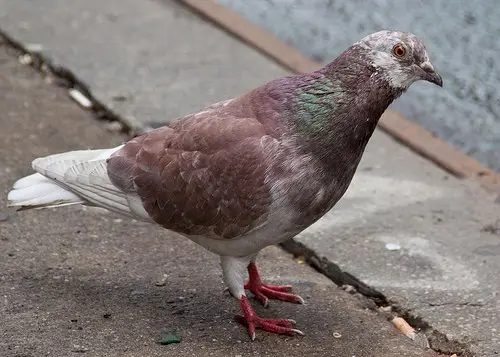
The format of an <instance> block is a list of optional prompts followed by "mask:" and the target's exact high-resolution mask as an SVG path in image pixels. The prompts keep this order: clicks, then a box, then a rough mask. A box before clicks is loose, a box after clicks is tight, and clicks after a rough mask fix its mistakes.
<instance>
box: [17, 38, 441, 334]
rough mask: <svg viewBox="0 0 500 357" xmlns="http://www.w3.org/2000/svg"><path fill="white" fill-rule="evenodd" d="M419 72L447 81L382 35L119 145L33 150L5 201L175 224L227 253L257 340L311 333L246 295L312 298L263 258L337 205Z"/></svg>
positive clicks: (413, 46) (227, 276) (408, 46)
mask: <svg viewBox="0 0 500 357" xmlns="http://www.w3.org/2000/svg"><path fill="white" fill-rule="evenodd" d="M418 80H424V81H428V82H431V83H434V84H436V85H438V86H442V85H443V82H442V78H441V76H440V75H439V74H437V73H436V71H435V70H434V68H433V66H432V64H431V62H430V61H429V57H428V54H427V50H426V48H425V45H424V44H423V42H422V41H421V40H420V39H419V38H417V37H416V36H415V35H414V34H411V33H407V32H399V31H388V30H384V31H379V32H376V33H373V34H370V35H368V36H366V37H364V38H363V39H361V40H360V41H358V42H356V43H354V44H353V45H352V46H350V47H349V48H347V49H346V50H345V51H344V52H342V53H341V54H340V55H339V56H338V57H337V58H335V59H334V60H333V61H332V62H330V63H328V64H327V65H325V66H324V67H323V68H321V69H319V70H317V71H313V72H310V73H304V74H298V75H292V76H286V77H282V78H277V79H274V80H271V81H269V82H268V83H265V84H263V85H262V86H260V87H257V88H255V89H253V90H251V91H249V92H247V93H245V94H243V95H241V96H240V97H237V98H233V99H229V100H226V101H223V102H219V103H216V104H213V105H211V106H208V107H206V108H205V109H203V110H202V111H200V112H198V113H195V114H190V115H187V116H184V117H182V118H178V119H176V120H174V121H173V122H171V123H170V124H168V125H166V126H163V127H159V128H156V129H153V130H151V131H148V132H146V133H144V134H141V135H139V136H136V137H135V138H132V139H131V140H129V141H128V142H126V143H124V144H123V145H120V146H118V147H115V148H111V149H99V150H80V151H71V152H65V153H61V154H56V155H51V156H47V157H43V158H37V159H35V160H34V161H33V162H32V167H33V169H34V170H35V171H36V173H34V174H32V175H30V176H27V177H24V178H21V179H19V180H18V181H17V182H15V183H14V185H13V189H12V190H11V191H10V192H9V193H8V200H9V205H10V206H15V207H18V209H19V210H22V209H29V208H45V207H56V206H57V207H60V206H66V205H76V204H81V205H87V206H97V207H101V208H105V209H107V210H109V211H112V212H115V213H118V214H120V215H123V216H126V217H129V218H132V219H135V220H139V221H145V222H150V223H152V224H156V225H160V226H162V227H164V228H166V229H168V230H171V231H174V232H177V233H179V234H181V235H183V236H184V237H186V238H188V239H190V240H192V241H194V242H195V243H197V244H199V245H201V246H202V247H204V248H206V249H207V250H208V251H210V252H212V253H215V254H217V255H219V256H220V263H221V267H222V272H223V280H224V282H225V284H226V285H227V287H228V289H229V291H230V293H231V295H232V296H234V297H235V298H236V299H238V300H239V305H240V310H241V314H239V315H237V316H236V320H237V321H239V322H241V323H242V324H244V325H245V326H246V329H247V331H248V333H249V335H250V338H251V339H252V340H253V339H255V331H256V329H262V330H264V331H268V332H271V333H277V334H286V335H294V334H298V335H303V333H302V332H301V331H300V330H298V329H297V328H295V321H293V320H291V319H286V318H263V317H260V316H258V315H257V314H256V313H255V311H254V309H253V307H252V305H251V303H250V301H249V299H248V297H247V294H246V291H249V292H250V293H251V294H252V296H253V297H254V298H255V299H256V300H257V301H258V302H260V303H262V304H263V305H265V306H267V304H268V301H269V299H277V300H283V301H288V302H292V303H299V304H300V303H303V302H304V300H303V299H302V298H301V297H300V296H298V295H296V294H293V293H291V289H292V287H291V286H289V285H284V286H280V285H272V284H267V283H265V282H263V281H262V280H261V276H260V274H259V271H258V269H257V265H256V257H257V254H258V253H259V251H260V250H262V249H263V248H265V247H266V246H269V245H274V244H277V243H280V242H283V241H285V240H287V239H290V238H292V237H294V236H295V235H297V234H298V233H299V232H301V231H303V230H304V229H306V228H307V227H309V226H310V225H311V224H313V223H314V222H316V221H317V220H318V219H319V218H321V217H322V216H323V215H324V214H325V213H327V212H328V211H329V210H330V209H332V207H333V206H334V205H335V204H336V203H337V201H338V200H339V199H340V198H341V197H342V196H343V195H344V193H345V192H346V190H347V188H348V186H349V185H350V182H351V180H352V178H353V175H354V173H355V171H356V168H357V166H358V163H359V161H360V159H361V157H362V154H363V152H364V150H365V146H366V144H367V143H368V141H369V139H370V137H371V135H372V133H373V132H374V130H375V127H376V125H377V123H378V120H379V119H380V117H381V115H382V113H383V112H384V111H385V110H386V109H387V107H388V106H389V105H390V104H391V103H392V102H393V101H394V100H395V99H396V98H398V97H399V96H400V95H401V94H402V93H404V92H405V91H406V90H407V89H408V88H409V86H410V85H411V84H412V83H413V82H415V81H418ZM247 277H248V281H246V280H247Z"/></svg>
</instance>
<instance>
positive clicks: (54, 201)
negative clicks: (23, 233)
mask: <svg viewBox="0 0 500 357" xmlns="http://www.w3.org/2000/svg"><path fill="white" fill-rule="evenodd" d="M7 199H8V200H9V206H13V207H21V208H28V207H30V208H44V207H54V206H62V205H72V204H79V203H80V204H81V203H83V202H84V201H83V200H82V199H81V198H80V197H78V196H77V195H75V194H74V193H72V192H70V191H67V190H65V189H63V188H62V187H60V186H58V185H56V184H55V183H53V182H52V181H51V180H49V179H48V178H46V177H44V176H43V175H40V174H39V173H36V174H33V175H29V176H26V177H23V178H22V179H20V180H19V181H17V182H16V183H15V184H14V189H13V190H12V191H10V192H9V194H8V196H7Z"/></svg>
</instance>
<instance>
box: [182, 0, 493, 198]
mask: <svg viewBox="0 0 500 357" xmlns="http://www.w3.org/2000/svg"><path fill="white" fill-rule="evenodd" d="M181 2H183V3H184V4H185V5H186V6H188V7H189V8H191V9H192V10H194V11H196V12H197V13H199V14H201V15H202V16H204V17H206V18H207V19H209V20H211V21H212V22H214V23H215V24H216V25H218V26H219V27H221V28H223V29H224V30H226V31H228V32H229V33H230V34H232V35H234V36H235V37H237V38H239V39H241V40H242V41H243V42H245V43H247V44H249V45H251V46H252V47H254V48H256V49H257V50H259V51H260V52H262V53H263V54H265V55H267V56H268V57H270V58H271V59H273V60H274V61H276V62H277V63H279V64H280V65H281V66H283V67H285V68H286V69H288V70H290V71H292V72H295V73H302V72H310V71H313V70H315V69H318V68H319V67H321V66H322V64H321V63H319V62H316V61H314V60H312V59H310V58H308V57H307V56H305V55H303V54H302V53H300V52H299V51H298V50H297V49H295V48H293V47H292V46H290V45H288V44H286V43H285V42H283V41H281V40H279V39H278V38H277V37H275V36H274V35H273V34H271V33H270V32H268V31H267V30H264V29H262V28H261V27H259V26H257V25H254V24H252V23H250V22H249V21H247V20H246V19H245V18H243V17H241V16H240V15H238V14H236V13H235V12H233V11H232V10H229V9H228V8H227V7H224V6H223V5H220V4H218V3H217V2H216V1H215V0H181ZM379 127H380V128H381V129H382V130H383V131H384V132H386V133H387V134H389V135H391V136H392V137H393V138H395V139H396V140H398V141H399V142H401V143H402V144H404V145H405V146H407V147H409V148H410V149H412V150H413V151H415V152H416V153H418V154H419V155H421V156H423V157H425V158H427V159H429V160H430V161H432V162H434V163H435V164H436V165H438V166H440V167H441V168H443V169H444V170H446V171H448V172H450V173H451V174H453V175H455V176H457V177H459V178H465V179H472V180H476V181H478V182H480V183H481V184H482V185H483V186H484V187H485V188H486V189H487V190H489V191H493V192H496V193H500V173H496V172H494V171H493V170H491V169H489V168H487V167H485V166H483V165H482V164H481V163H479V162H478V161H476V160H475V159H474V158H472V157H470V156H469V155H466V154H464V153H462V152H461V151H459V150H458V149H456V148H455V147H454V146H452V145H450V144H448V143H446V142H444V141H443V140H441V139H439V138H437V137H436V136H435V135H434V134H432V133H431V132H429V131H427V130H426V129H424V128H423V127H421V126H420V125H418V124H416V123H414V122H412V121H410V120H409V119H406V118H405V117H403V116H402V115H400V114H398V113H396V112H394V111H392V110H387V111H386V112H385V113H384V115H383V116H382V119H381V120H380V122H379Z"/></svg>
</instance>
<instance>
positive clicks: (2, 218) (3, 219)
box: [0, 214, 9, 222]
mask: <svg viewBox="0 0 500 357" xmlns="http://www.w3.org/2000/svg"><path fill="white" fill-rule="evenodd" d="M8 220H9V216H7V215H4V214H0V222H7V221H8Z"/></svg>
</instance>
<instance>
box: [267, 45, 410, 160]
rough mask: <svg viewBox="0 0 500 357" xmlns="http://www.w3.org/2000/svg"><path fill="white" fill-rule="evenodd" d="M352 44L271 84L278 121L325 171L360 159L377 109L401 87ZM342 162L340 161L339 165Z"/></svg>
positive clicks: (269, 91)
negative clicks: (318, 64)
mask: <svg viewBox="0 0 500 357" xmlns="http://www.w3.org/2000/svg"><path fill="white" fill-rule="evenodd" d="M363 51H366V50H364V49H363V48H360V47H357V46H353V47H351V48H349V49H348V50H346V51H345V52H344V53H342V54H341V55H340V56H339V57H337V58H336V59H335V60H334V61H333V62H331V63H329V64H328V65H326V66H325V67H323V68H322V69H320V70H318V71H316V72H312V73H307V74H303V75H298V76H293V77H286V78H282V79H278V80H276V81H272V82H270V83H269V84H268V85H267V86H265V87H266V89H265V91H266V94H267V95H268V96H269V97H271V98H272V99H273V100H274V102H275V103H279V105H280V106H281V111H282V112H285V113H286V115H282V116H281V117H282V119H281V120H285V121H286V122H285V123H282V124H284V125H285V126H286V127H288V128H289V129H290V131H291V134H293V135H294V136H296V137H297V141H298V143H299V145H300V146H301V147H302V149H303V150H305V151H309V152H311V153H312V154H313V155H314V156H316V157H317V158H318V159H319V160H320V161H321V162H322V163H323V165H324V166H326V167H327V168H328V169H329V170H330V169H335V170H339V169H340V170H342V169H343V168H342V167H339V164H340V163H342V162H345V163H346V165H347V164H350V163H351V162H353V161H354V162H356V165H357V162H358V161H359V158H360V157H361V154H362V153H363V151H364V148H365V146H366V144H367V142H368V140H369V139H370V137H371V135H372V134H373V131H374V130H375V127H376V125H377V123H378V120H379V119H380V116H381V115H382V113H383V112H384V111H385V110H386V109H387V107H388V106H389V105H390V104H391V103H392V101H394V100H395V99H396V98H397V97H398V96H399V95H401V93H402V91H400V90H397V89H394V88H392V87H391V86H390V85H389V84H388V82H387V81H386V80H385V79H384V78H383V77H382V76H380V75H379V73H378V72H377V71H376V69H375V68H374V67H373V66H372V65H370V64H369V63H367V60H366V59H367V58H369V57H368V56H367V54H366V53H363ZM340 166H342V165H340Z"/></svg>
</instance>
